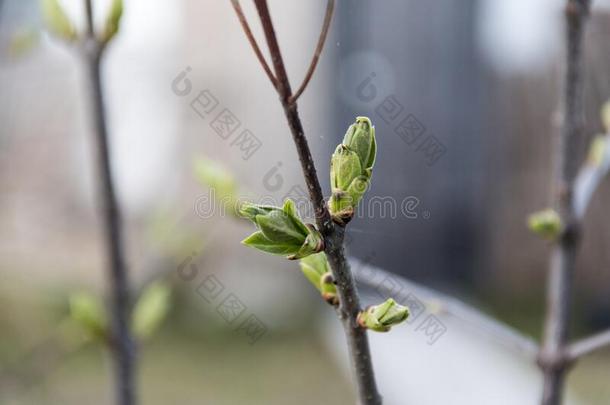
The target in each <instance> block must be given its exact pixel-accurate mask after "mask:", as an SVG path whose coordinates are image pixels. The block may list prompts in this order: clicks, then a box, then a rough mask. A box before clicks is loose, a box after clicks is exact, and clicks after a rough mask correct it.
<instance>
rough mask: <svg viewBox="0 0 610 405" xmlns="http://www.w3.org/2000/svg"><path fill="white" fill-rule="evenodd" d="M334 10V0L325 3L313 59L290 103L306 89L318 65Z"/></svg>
mask: <svg viewBox="0 0 610 405" xmlns="http://www.w3.org/2000/svg"><path fill="white" fill-rule="evenodd" d="M334 9H335V0H328V2H327V3H326V15H324V23H323V24H322V30H321V31H320V37H319V38H318V44H317V45H316V50H315V51H314V53H313V57H312V58H311V63H310V64H309V68H308V69H307V73H306V74H305V78H304V79H303V83H301V85H300V86H299V89H298V90H297V91H296V92H295V93H294V95H293V96H292V97H290V103H291V104H292V103H294V102H296V101H297V100H298V99H299V97H301V94H303V91H305V89H306V88H307V85H308V84H309V81H310V80H311V77H312V76H313V73H314V72H315V71H316V66H317V65H318V60H319V59H320V54H321V53H322V49H324V44H325V43H326V36H327V35H328V29H329V28H330V23H331V21H332V19H333V10H334Z"/></svg>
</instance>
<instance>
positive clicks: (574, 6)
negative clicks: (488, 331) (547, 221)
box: [538, 0, 589, 405]
mask: <svg viewBox="0 0 610 405" xmlns="http://www.w3.org/2000/svg"><path fill="white" fill-rule="evenodd" d="M588 8H589V1H588V0H568V1H567V4H566V9H565V16H566V49H567V51H566V72H565V77H564V90H563V101H562V102H563V115H564V118H563V126H562V129H561V134H560V139H559V143H558V149H557V156H558V158H559V161H558V165H557V173H556V185H557V191H558V195H557V197H556V201H555V203H556V206H557V210H558V212H559V215H560V217H561V220H562V223H563V224H564V231H563V232H562V234H561V235H560V237H559V238H558V240H557V242H556V243H555V245H554V247H553V252H552V256H551V263H550V267H549V274H548V284H547V314H546V319H545V324H544V337H543V344H542V347H541V349H540V353H539V356H538V364H539V366H540V368H541V370H542V372H543V374H544V388H543V394H542V400H541V404H542V405H559V404H560V403H561V398H562V394H563V386H564V380H565V374H566V372H567V370H568V366H569V362H568V361H567V358H566V356H565V346H566V341H567V338H568V325H569V320H570V316H569V315H570V303H571V295H572V284H573V273H574V265H575V259H576V251H577V247H578V239H579V238H578V233H579V230H578V228H579V221H578V218H577V216H576V212H575V210H574V199H573V194H574V183H575V178H576V175H577V172H578V166H579V161H578V155H577V151H578V150H579V146H580V143H581V142H582V129H583V100H582V92H583V78H582V53H583V47H582V39H583V28H584V25H585V19H586V16H587V14H588Z"/></svg>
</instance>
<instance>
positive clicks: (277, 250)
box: [241, 231, 301, 256]
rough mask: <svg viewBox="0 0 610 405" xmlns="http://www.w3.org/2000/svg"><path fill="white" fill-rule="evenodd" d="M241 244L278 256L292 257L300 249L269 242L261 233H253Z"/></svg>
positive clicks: (293, 245)
mask: <svg viewBox="0 0 610 405" xmlns="http://www.w3.org/2000/svg"><path fill="white" fill-rule="evenodd" d="M241 243H243V244H244V245H246V246H249V247H252V248H255V249H258V250H262V251H263V252H266V253H271V254H274V255H280V256H289V255H294V254H296V253H297V252H298V251H299V249H300V248H301V245H295V244H286V243H284V244H281V243H276V242H273V241H270V240H269V239H267V237H265V235H264V234H263V233H262V232H261V231H258V232H254V233H253V234H252V235H250V236H248V237H247V238H246V239H244V240H243V241H242V242H241Z"/></svg>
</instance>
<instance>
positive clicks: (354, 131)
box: [343, 117, 377, 177]
mask: <svg viewBox="0 0 610 405" xmlns="http://www.w3.org/2000/svg"><path fill="white" fill-rule="evenodd" d="M343 145H345V146H346V147H348V148H349V149H350V150H353V151H354V152H356V154H357V155H358V157H359V159H360V165H361V166H362V169H363V170H366V169H368V170H369V172H370V171H371V170H372V169H373V165H374V164H375V157H376V154H377V142H376V140H375V127H374V126H373V124H371V120H370V119H369V118H368V117H356V122H355V123H354V124H352V125H350V127H349V128H348V130H347V132H346V133H345V137H344V138H343ZM369 177H370V176H369Z"/></svg>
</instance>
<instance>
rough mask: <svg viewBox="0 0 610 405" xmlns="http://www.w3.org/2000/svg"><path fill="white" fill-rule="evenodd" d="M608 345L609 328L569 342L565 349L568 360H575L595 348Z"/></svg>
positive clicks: (609, 339)
mask: <svg viewBox="0 0 610 405" xmlns="http://www.w3.org/2000/svg"><path fill="white" fill-rule="evenodd" d="M609 346H610V329H608V330H605V331H603V332H600V333H597V334H595V335H592V336H589V337H586V338H584V339H581V340H577V341H576V342H574V343H572V344H570V345H569V346H568V348H567V349H566V356H567V358H568V361H575V360H578V359H579V358H581V357H584V356H586V355H588V354H591V353H593V352H595V351H597V350H600V349H603V348H605V347H609Z"/></svg>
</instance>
